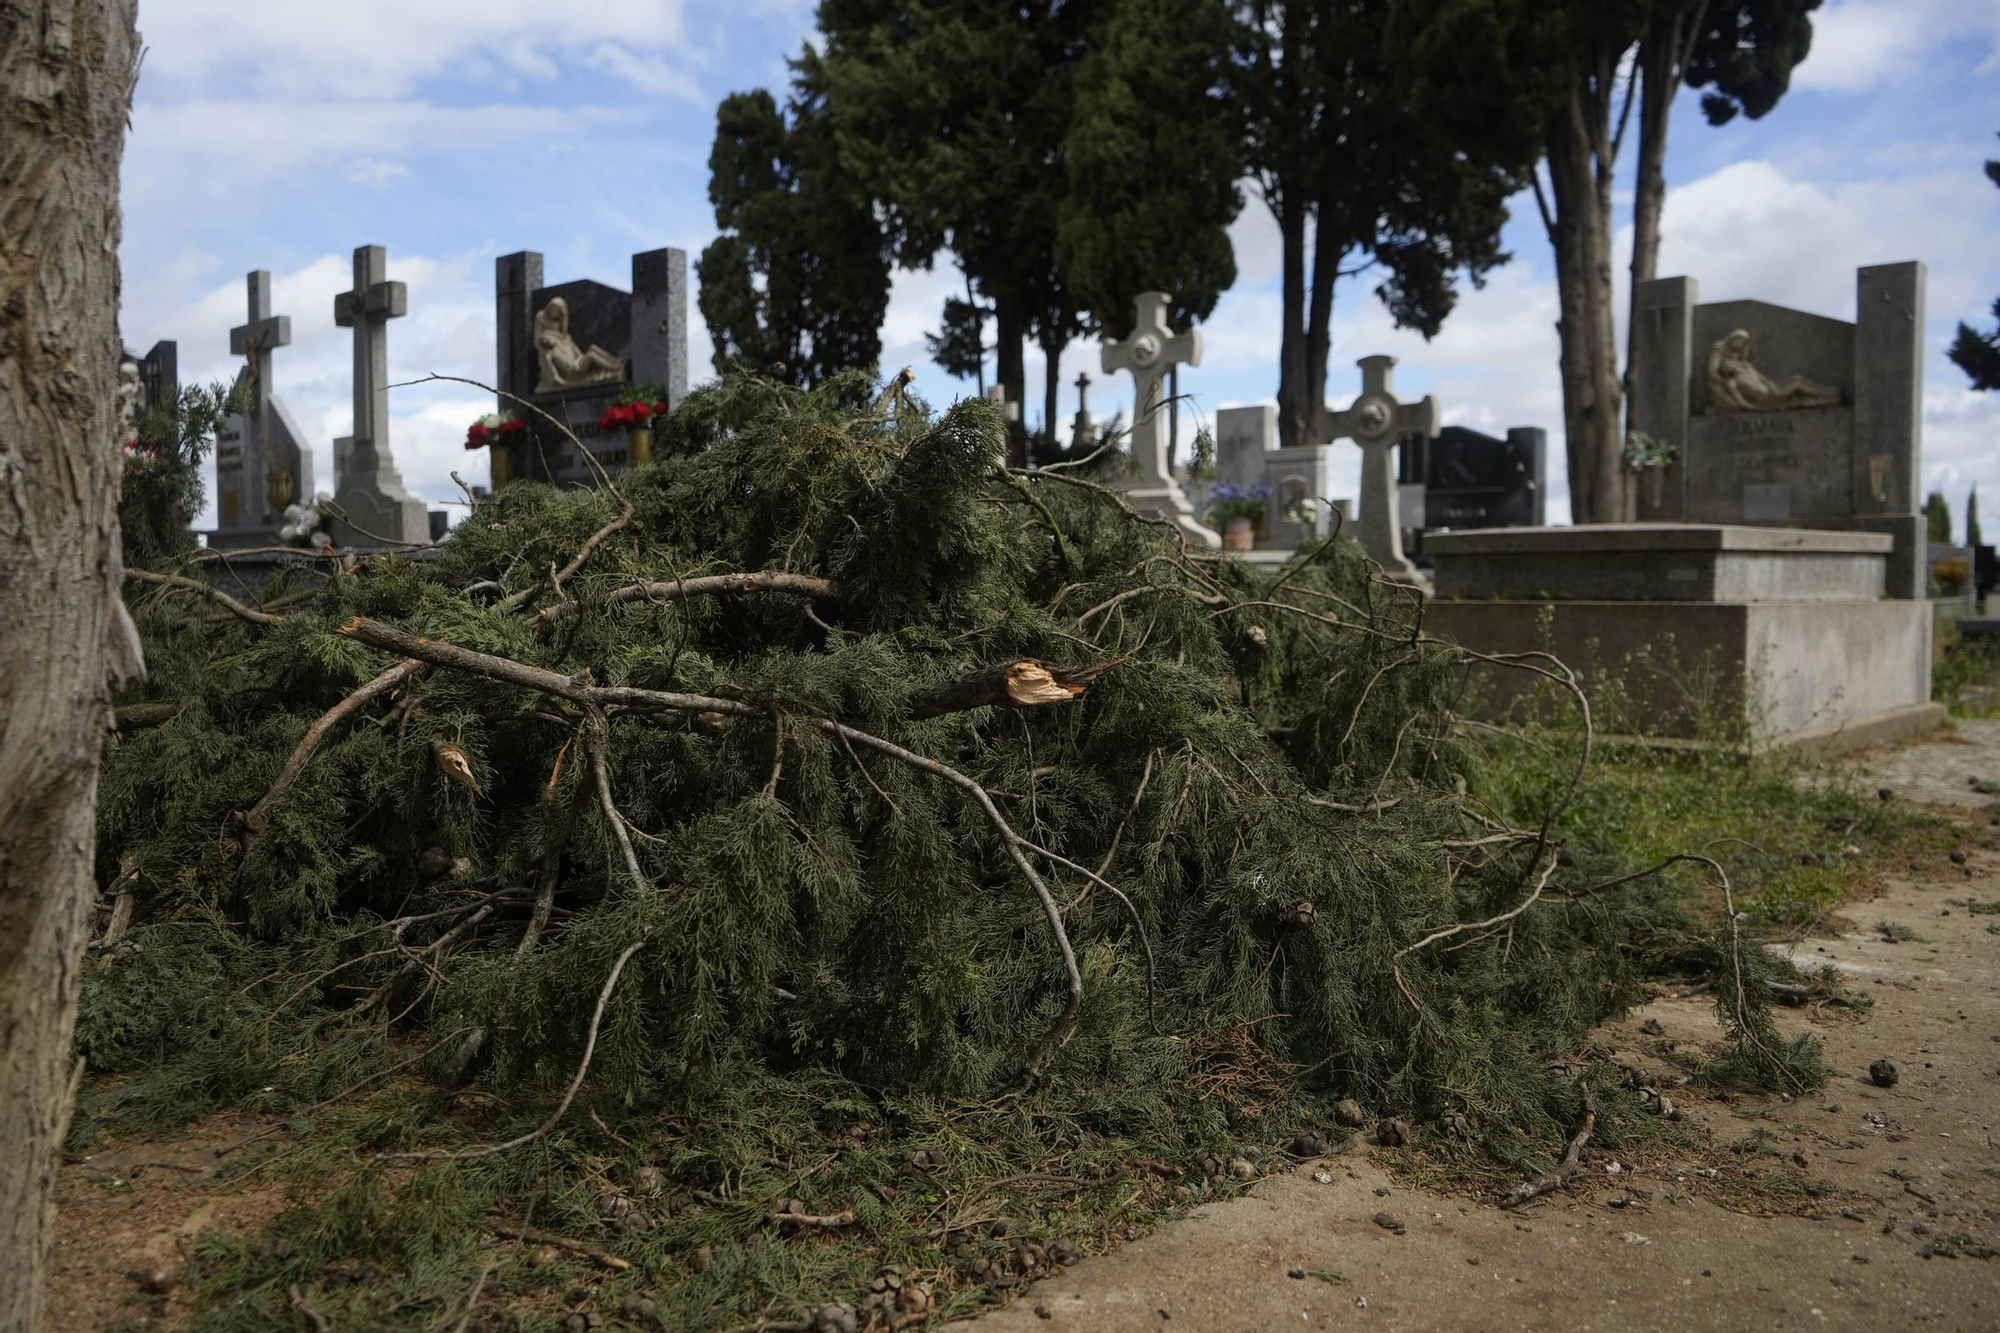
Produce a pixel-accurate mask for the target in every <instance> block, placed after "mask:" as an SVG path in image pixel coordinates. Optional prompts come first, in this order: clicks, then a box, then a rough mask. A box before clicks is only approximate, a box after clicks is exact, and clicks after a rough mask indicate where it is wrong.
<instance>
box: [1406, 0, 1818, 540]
mask: <svg viewBox="0 0 2000 1333" xmlns="http://www.w3.org/2000/svg"><path fill="white" fill-rule="evenodd" d="M1819 5H1820V0H1397V10H1398V14H1397V18H1396V21H1395V23H1394V25H1393V35H1392V49H1398V50H1407V51H1408V52H1409V53H1410V54H1409V57H1408V59H1407V62H1406V64H1407V70H1408V73H1409V75H1410V80H1411V82H1410V97H1411V100H1412V101H1413V103H1414V104H1415V105H1416V107H1417V109H1418V112H1419V114H1421V115H1422V116H1424V117H1425V119H1426V120H1428V121H1430V122H1431V123H1433V124H1434V125H1436V126H1438V127H1439V128H1440V130H1441V131H1442V132H1445V133H1447V134H1448V135H1449V136H1450V137H1451V139H1452V141H1453V142H1455V143H1458V144H1461V145H1463V146H1465V147H1467V148H1477V149H1478V150H1480V151H1486V152H1490V153H1493V154H1495V155H1497V156H1498V157H1500V158H1501V159H1503V160H1510V161H1517V162H1535V161H1537V160H1539V161H1540V162H1541V163H1542V164H1543V168H1544V170H1545V172H1546V177H1547V184H1546V186H1544V184H1543V180H1542V178H1541V176H1540V175H1538V176H1537V177H1536V180H1535V200H1536V204H1537V207H1538V208H1539V210H1540V213H1541V217H1542V223H1543V226H1544V228H1545V229H1546V231H1547V232H1548V236H1549V241H1550V244H1551V246H1552V247H1553V249H1554V251H1555V261H1556V285H1557V289H1558V293H1559V299H1560V315H1559V319H1558V323H1557V332H1558V335H1559V337H1560V339H1561V345H1562V352H1561V374H1562V387H1563V425H1564V433H1565V435H1566V437H1567V443H1568V455H1569V477H1570V505H1571V512H1572V515H1573V517H1574V518H1575V519H1576V521H1578V522H1620V521H1624V520H1627V519H1629V518H1631V517H1632V516H1633V513H1634V508H1633V506H1634V501H1635V494H1634V492H1633V489H1632V485H1633V477H1632V474H1631V471H1630V469H1628V468H1626V467H1625V465H1624V444H1625V441H1624V400H1625V385H1624V380H1623V376H1622V374H1621V372H1620V369H1619V360H1620V353H1619V346H1618V337H1617V330H1616V328H1615V325H1614V321H1613V315H1612V299H1611V267H1612V265H1611V249H1612V236H1613V228H1612V218H1611V194H1612V182H1613V177H1614V174H1615V171H1616V168H1617V162H1618V155H1619V152H1620V149H1621V148H1622V147H1623V144H1624V139H1625V133H1626V130H1627V129H1628V128H1629V126H1630V122H1631V112H1632V109H1633V104H1634V101H1635V99H1636V100H1637V101H1638V103H1639V112H1640V114H1639V122H1640V124H1639V163H1638V168H1637V188H1636V193H1635V204H1634V213H1635V226H1634V246H1633V260H1632V269H1631V280H1632V281H1633V282H1634V283H1637V282H1642V281H1646V280H1648V279H1650V278H1652V277H1653V276H1654V275H1655V271H1656V264H1657V259H1658V254H1659V220H1660V214H1661V209H1662V207H1663V205H1664V200H1665V192H1666V180H1665V172H1664V162H1665V158H1666V144H1667V127H1668V123H1669V119H1670V113H1671V110H1672V104H1673V99H1674V96H1675V93H1676V92H1677V91H1678V89H1679V88H1680V87H1681V85H1683V84H1687V85H1689V86H1692V87H1697V88H1702V89H1704V90H1705V93H1704V96H1703V98H1702V108H1703V110H1704V112H1705V113H1706V114H1707V116H1708V118H1709V120H1710V121H1711V122H1712V123H1714V124H1721V123H1723V122H1724V121H1727V120H1729V119H1731V118H1733V117H1734V116H1735V115H1737V114H1739V113H1741V114H1743V115H1747V116H1750V117H1752V118H1755V117H1758V116H1761V115H1763V114H1764V113H1765V112H1767V111H1769V110H1770V109H1771V108H1772V107H1773V106H1774V105H1776V104H1777V101H1778V99H1779V98H1780V97H1782V96H1783V95H1784V92H1785V90H1786V88H1787V86H1788V85H1789V82H1790V78H1791V71H1792V69H1793V67H1795V66H1796V65H1797V64H1798V62H1799V61H1801V60H1803V59H1805V56H1806V52H1807V50H1808V49H1809V48H1810V46H1811V42H1812V21H1811V17H1810V15H1811V14H1812V12H1813V11H1814V10H1816V9H1818V8H1819Z"/></svg>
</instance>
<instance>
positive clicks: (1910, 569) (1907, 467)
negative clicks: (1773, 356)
mask: <svg viewBox="0 0 2000 1333" xmlns="http://www.w3.org/2000/svg"><path fill="white" fill-rule="evenodd" d="M1925 280H1926V272H1925V268H1924V266H1923V264H1921V263H1919V262H1916V261H1911V262H1908V263H1902V264H1880V265H1876V266H1875V267H1872V268H1864V269H1861V270H1859V271H1858V272H1857V273H1856V274H1855V323H1854V462H1853V467H1854V496H1855V508H1856V509H1857V510H1858V511H1860V512H1861V513H1862V514H1864V515H1867V514H1869V513H1870V512H1871V511H1872V512H1873V513H1876V514H1881V515H1882V516H1883V519H1882V520H1872V519H1871V520H1870V521H1869V522H1868V523H1867V524H1866V526H1867V527H1869V528H1870V529H1871V530H1873V531H1877V532H1888V533H1890V534H1891V535H1892V536H1894V537H1895V539H1896V549H1895V551H1894V552H1893V553H1892V554H1891V555H1890V557H1889V595H1890V596H1891V597H1909V598H1920V597H1923V596H1924V595H1925V593H1926V591H1927V584H1928V581H1929V570H1928V567H1927V562H1926V560H1925V558H1924V547H1925V530H1924V521H1923V516H1922V514H1921V513H1920V512H1919V511H1918V503H1917V501H1918V497H1919V496H1920V495H1921V494H1922V476H1921V474H1922V470H1923V452H1924V451H1923V420H1924V418H1923V413H1924V294H1925V293H1924V288H1925Z"/></svg>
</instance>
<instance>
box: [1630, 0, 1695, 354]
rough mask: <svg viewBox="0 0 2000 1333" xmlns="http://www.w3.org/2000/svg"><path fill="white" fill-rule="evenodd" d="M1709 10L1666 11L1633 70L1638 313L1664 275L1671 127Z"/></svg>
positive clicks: (1688, 2)
mask: <svg viewBox="0 0 2000 1333" xmlns="http://www.w3.org/2000/svg"><path fill="white" fill-rule="evenodd" d="M1707 9H1708V0H1681V3H1679V4H1675V5H1668V6H1663V7H1662V8H1661V10H1660V11H1659V12H1658V13H1657V14H1656V15H1655V17H1654V19H1653V22H1652V23H1651V24H1650V25H1649V26H1648V27H1647V29H1646V35H1645V36H1644V37H1642V38H1641V39H1640V41H1639V53H1638V65H1637V68H1636V69H1635V70H1634V71H1633V75H1634V77H1635V78H1637V79H1638V80H1639V162H1638V172H1637V178H1636V183H1635V188H1634V191H1633V196H1632V291H1631V295H1632V301H1631V303H1630V304H1629V306H1628V307H1627V309H1628V310H1637V309H1638V308H1639V300H1638V298H1639V284H1640V283H1642V282H1651V281H1652V280H1653V279H1654V278H1656V277H1658V276H1659V275H1660V218H1661V215H1662V214H1663V213H1664V212H1665V210H1666V204H1667V173H1666V160H1667V126H1668V123H1669V121H1670V119H1671V117H1672V115H1673V109H1674V95H1675V94H1676V93H1678V92H1679V91H1680V85H1681V78H1682V75H1683V74H1684V73H1685V71H1686V70H1687V64H1688V60H1689V57H1690V56H1691V55H1692V53H1693V42H1694V39H1695V37H1696V36H1698V35H1699V34H1700V31H1701V23H1702V18H1703V16H1704V14H1705V12H1706V10H1707ZM1636 327H1637V321H1636V320H1631V319H1630V318H1629V317H1628V322H1627V328H1626V345H1625V373H1626V375H1627V377H1628V378H1627V379H1626V381H1625V388H1626V391H1627V393H1629V392H1630V391H1631V387H1632V385H1631V380H1630V378H1629V377H1630V375H1631V373H1632V342H1631V337H1632V330H1633V329H1634V328H1636Z"/></svg>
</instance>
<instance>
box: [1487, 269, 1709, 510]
mask: <svg viewBox="0 0 2000 1333" xmlns="http://www.w3.org/2000/svg"><path fill="white" fill-rule="evenodd" d="M1699 295H1700V288H1699V287H1698V285H1697V284H1696V283H1695V280H1694V279H1693V278H1655V279H1653V280H1652V281H1651V282H1642V283H1640V284H1639V290H1638V292H1637V294H1636V296H1635V297H1634V308H1633V311H1632V367H1631V385H1632V401H1631V405H1630V410H1629V412H1628V414H1627V416H1626V421H1627V422H1628V423H1629V428H1630V429H1631V430H1635V431H1638V432H1640V433H1641V434H1644V435H1648V436H1651V437H1652V438H1653V439H1655V440H1663V441H1666V442H1668V443H1671V444H1673V445H1674V446H1675V447H1676V448H1679V449H1682V450H1685V449H1686V448H1687V441H1688V415H1689V412H1690V410H1691V407H1692V403H1691V397H1692V394H1693V393H1694V381H1695V376H1696V372H1697V368H1696V365H1695V359H1694V307H1695V302H1696V300H1697V299H1698V297H1699ZM1511 433H1512V432H1509V434H1511ZM1659 471H1660V473H1661V475H1660V476H1658V477H1645V476H1642V477H1641V479H1640V485H1639V497H1638V508H1637V514H1638V517H1639V519H1640V520H1641V521H1643V522H1650V523H1677V522H1680V521H1681V520H1682V519H1683V518H1684V517H1685V515H1686V513H1687V498H1686V486H1687V467H1686V464H1685V462H1679V463H1674V464H1672V465H1670V466H1668V467H1666V468H1663V469H1660V470H1659Z"/></svg>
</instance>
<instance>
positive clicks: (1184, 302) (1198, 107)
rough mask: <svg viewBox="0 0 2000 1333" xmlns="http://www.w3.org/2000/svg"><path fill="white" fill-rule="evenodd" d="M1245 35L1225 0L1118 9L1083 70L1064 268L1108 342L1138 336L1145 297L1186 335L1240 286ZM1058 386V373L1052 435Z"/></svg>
mask: <svg viewBox="0 0 2000 1333" xmlns="http://www.w3.org/2000/svg"><path fill="white" fill-rule="evenodd" d="M1232 29H1233V25H1232V23H1231V19H1230V15H1229V13H1228V11H1227V9H1226V8H1224V6H1223V5H1221V4H1219V3H1217V0H1115V3H1114V5H1113V8H1112V11H1111V14H1110V17H1109V18H1108V19H1107V20H1106V22H1105V25H1104V28H1103V31H1102V33H1101V34H1100V35H1099V37H1098V39H1097V40H1096V41H1095V42H1093V43H1092V45H1091V48H1090V53H1089V54H1088V55H1087V56H1086V57H1085V58H1084V60H1083V63H1082V65H1081V67H1080V68H1079V69H1078V71H1077V79H1076V108H1075V116H1074V119H1073V121H1072V123H1071V126H1070V132H1069V137H1068V140H1067V144H1066V147H1067V156H1068V171H1069V192H1068V195H1067V196H1066V197H1065V198H1064V200H1063V202H1062V206H1061V209H1060V210H1059V213H1058V218H1057V227H1056V259H1057V262H1058V263H1059V265H1060V266H1061V268H1062V272H1063V277H1064V281H1065V283H1066V285H1067V287H1068V289H1069V291H1070V292H1071V293H1072V295H1073V296H1074V297H1075V299H1076V302H1077V305H1078V306H1079V307H1080V308H1081V309H1082V310H1083V311H1084V312H1085V315H1086V317H1087V318H1088V320H1089V322H1090V324H1091V325H1092V326H1093V327H1095V328H1096V329H1097V330H1099V331H1100V332H1101V333H1103V334H1105V335H1106V336H1109V337H1123V336H1124V335H1125V333H1126V332H1127V330H1128V326H1129V325H1130V323H1131V320H1132V298H1133V297H1135V296H1137V295H1138V294H1139V293H1140V292H1143V291H1164V292H1166V293H1168V294H1169V295H1170V296H1172V297H1173V306H1172V308H1171V309H1170V311H1169V315H1168V318H1169V320H1170V321H1171V322H1172V324H1173V325H1174V326H1175V327H1177V328H1185V327H1186V326H1187V325H1188V324H1189V323H1191V322H1195V321H1200V320H1205V319H1207V318H1208V317H1209V315H1210V314H1212V313H1213V312H1214V310H1215V304H1216V302H1217V301H1218V300H1219V299H1220V298H1221V296H1222V293H1223V292H1224V291H1225V290H1226V289H1227V288H1228V287H1229V285H1230V284H1231V283H1233V282H1235V281H1236V256H1235V253H1234V251H1233V250H1232V249H1231V247H1230V243H1229V224H1230V223H1231V222H1233V221H1235V219H1236V215H1237V213H1239V212H1240V211H1242V208H1243V195H1242V192H1241V191H1240V190H1239V189H1238V188H1237V185H1236V180H1237V177H1238V174H1239V171H1240V165H1239V164H1240V143H1239V139H1238V135H1237V132H1236V120H1235V113H1234V110H1233V108H1232V106H1231V105H1230V102H1229V100H1228V96H1227V93H1228V89H1227V87H1226V84H1225V79H1226V77H1227V75H1228V72H1229V70H1228V61H1229V48H1230V40H1231V36H1232ZM1058 387H1059V386H1058V384H1057V377H1056V376H1055V374H1054V373H1053V367H1052V368H1051V374H1050V376H1049V384H1048V402H1047V409H1046V411H1047V419H1048V420H1049V421H1050V422H1051V423H1053V422H1054V421H1055V415H1056V391H1057V388H1058Z"/></svg>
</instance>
